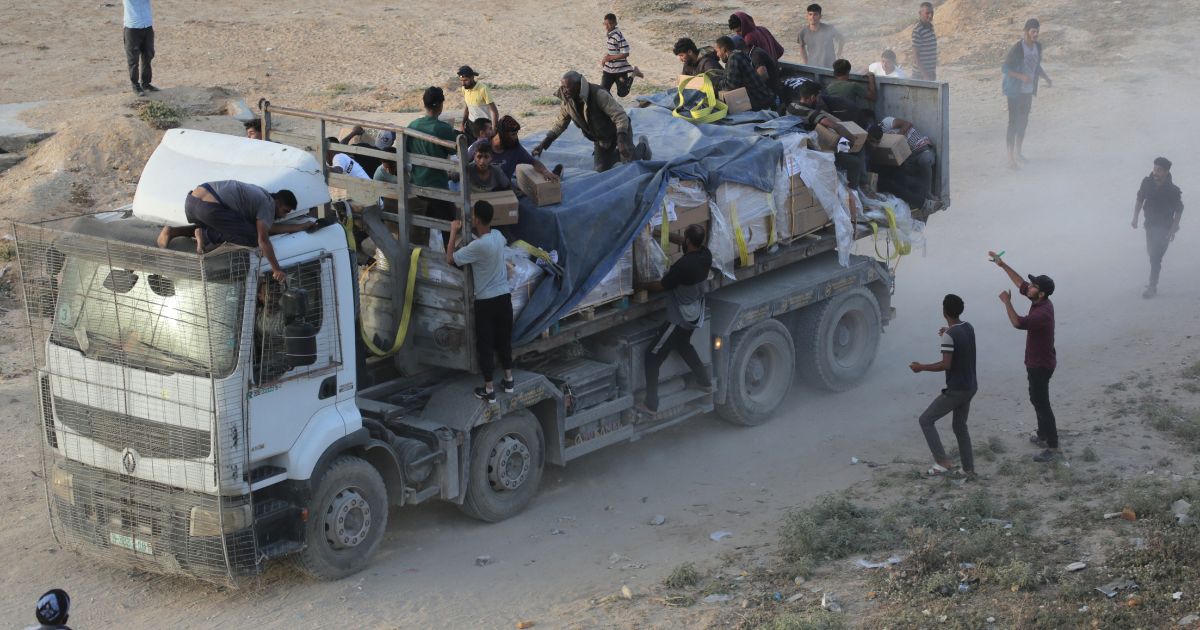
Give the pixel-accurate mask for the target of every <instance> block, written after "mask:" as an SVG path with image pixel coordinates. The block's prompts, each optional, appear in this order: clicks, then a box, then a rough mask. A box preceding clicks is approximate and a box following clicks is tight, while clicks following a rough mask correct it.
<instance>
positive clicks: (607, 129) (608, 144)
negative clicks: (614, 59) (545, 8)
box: [533, 71, 650, 172]
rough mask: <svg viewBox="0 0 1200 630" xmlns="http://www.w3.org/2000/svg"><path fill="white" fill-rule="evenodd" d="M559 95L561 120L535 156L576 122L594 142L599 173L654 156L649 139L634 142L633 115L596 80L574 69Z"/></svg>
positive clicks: (568, 74)
mask: <svg viewBox="0 0 1200 630" xmlns="http://www.w3.org/2000/svg"><path fill="white" fill-rule="evenodd" d="M558 96H559V98H560V99H562V105H561V106H560V107H559V110H558V120H556V121H555V122H554V125H553V126H551V127H550V130H549V131H547V132H546V137H545V138H544V139H543V140H542V142H541V143H540V144H538V146H537V147H536V148H534V150H533V157H535V158H536V157H538V156H540V155H541V154H542V151H545V150H546V149H549V148H550V145H551V144H553V143H554V141H555V140H557V139H558V137H559V136H561V135H562V134H563V132H565V131H566V130H567V127H569V126H571V123H572V122H574V123H575V126H577V127H579V130H580V131H582V132H583V137H585V138H587V139H588V140H591V141H592V143H593V144H594V148H593V151H592V161H593V164H594V168H595V169H596V171H597V172H604V171H607V170H608V169H610V168H612V167H613V166H614V165H615V164H616V163H617V161H618V160H620V161H621V162H629V161H631V160H648V159H650V146H649V145H648V144H646V139H645V138H641V139H639V141H638V144H637V146H636V147H635V146H634V145H633V125H632V123H630V122H629V114H627V113H625V110H624V109H623V108H622V107H621V104H620V103H618V102H617V100H616V99H615V98H613V96H612V94H609V93H608V92H606V91H605V90H604V89H602V88H601V87H600V86H598V85H596V84H594V83H588V82H587V81H586V80H585V79H584V78H583V75H581V74H579V73H578V72H575V71H571V72H568V73H566V74H564V75H563V78H562V85H561V87H560V88H559V91H558Z"/></svg>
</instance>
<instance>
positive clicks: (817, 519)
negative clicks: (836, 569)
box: [779, 495, 900, 563]
mask: <svg viewBox="0 0 1200 630" xmlns="http://www.w3.org/2000/svg"><path fill="white" fill-rule="evenodd" d="M899 540H900V532H899V531H898V530H894V529H891V528H884V527H881V526H880V519H879V511H878V510H873V509H871V508H867V507H863V506H859V505H855V504H854V503H851V502H850V500H849V499H846V498H845V497H842V496H837V495H825V496H823V497H821V498H819V499H817V501H816V503H815V504H814V505H813V506H812V507H809V508H806V509H801V510H794V511H792V512H791V513H789V514H788V515H787V517H786V518H785V519H784V522H783V527H782V528H780V532H779V543H780V551H781V552H782V554H783V557H784V559H785V560H786V561H788V562H793V563H794V562H804V561H806V560H816V561H821V560H825V559H835V558H844V557H846V556H848V555H850V554H852V553H869V552H872V551H876V550H879V549H887V548H890V547H892V546H894V545H895V544H896V543H897V542H899Z"/></svg>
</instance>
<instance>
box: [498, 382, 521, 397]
mask: <svg viewBox="0 0 1200 630" xmlns="http://www.w3.org/2000/svg"><path fill="white" fill-rule="evenodd" d="M500 387H502V388H503V389H504V393H505V394H511V393H513V391H515V389H516V387H517V381H516V380H511V381H508V380H505V379H500Z"/></svg>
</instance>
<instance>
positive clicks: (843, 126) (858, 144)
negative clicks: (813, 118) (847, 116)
mask: <svg viewBox="0 0 1200 630" xmlns="http://www.w3.org/2000/svg"><path fill="white" fill-rule="evenodd" d="M835 129H837V132H838V134H839V135H841V136H842V137H843V138H846V139H847V140H849V141H850V152H851V153H858V152H859V151H862V148H863V147H864V146H866V144H867V132H866V130H864V129H863V128H862V127H859V126H858V125H857V124H855V123H852V122H850V121H848V120H847V121H843V122H840V123H838V124H837V126H836V127H835Z"/></svg>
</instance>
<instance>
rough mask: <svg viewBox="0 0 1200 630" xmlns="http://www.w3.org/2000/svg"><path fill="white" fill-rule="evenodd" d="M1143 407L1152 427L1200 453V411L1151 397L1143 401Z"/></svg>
mask: <svg viewBox="0 0 1200 630" xmlns="http://www.w3.org/2000/svg"><path fill="white" fill-rule="evenodd" d="M1141 407H1142V410H1143V413H1144V414H1145V417H1146V421H1147V422H1149V423H1150V426H1152V427H1154V428H1155V429H1156V430H1158V431H1162V432H1163V433H1167V434H1170V435H1171V436H1172V437H1174V438H1175V439H1177V440H1179V441H1180V442H1182V443H1183V445H1184V446H1186V447H1188V448H1190V449H1191V450H1193V451H1198V452H1200V411H1197V410H1188V409H1183V408H1182V407H1179V406H1177V405H1172V404H1169V403H1166V402H1164V401H1161V400H1158V399H1154V398H1150V397H1147V398H1146V399H1145V400H1143V402H1142V405H1141Z"/></svg>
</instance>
